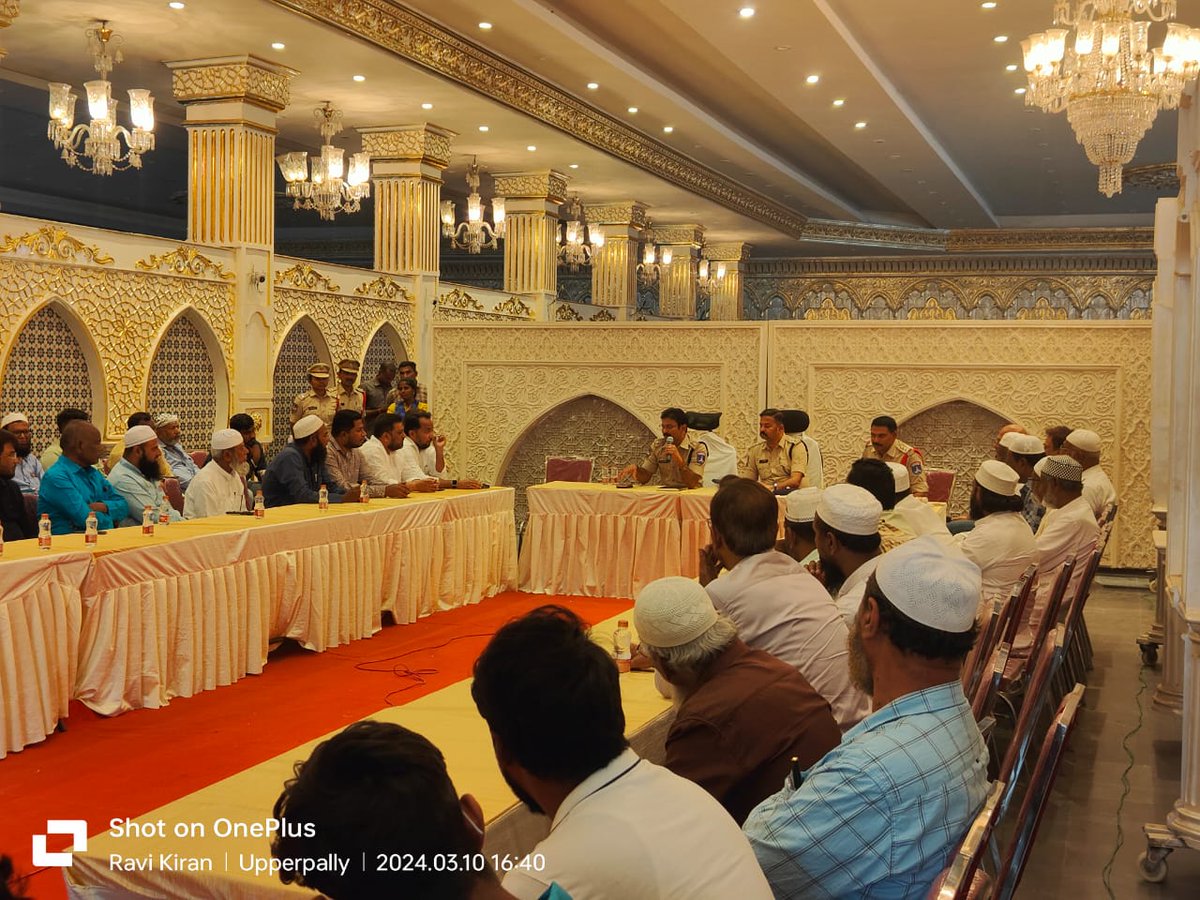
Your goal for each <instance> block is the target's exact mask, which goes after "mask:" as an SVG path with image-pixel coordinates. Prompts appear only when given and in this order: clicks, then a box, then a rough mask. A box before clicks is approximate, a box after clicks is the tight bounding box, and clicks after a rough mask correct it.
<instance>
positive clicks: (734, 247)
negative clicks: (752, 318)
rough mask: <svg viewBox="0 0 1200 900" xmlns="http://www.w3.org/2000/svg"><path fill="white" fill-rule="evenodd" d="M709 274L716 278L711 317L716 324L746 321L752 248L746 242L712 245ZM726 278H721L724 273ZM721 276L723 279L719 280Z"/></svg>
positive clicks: (709, 255) (709, 247)
mask: <svg viewBox="0 0 1200 900" xmlns="http://www.w3.org/2000/svg"><path fill="white" fill-rule="evenodd" d="M705 255H706V256H707V257H708V259H709V267H710V268H709V275H710V276H712V278H713V282H712V284H713V287H712V306H711V307H710V310H709V314H708V317H709V318H710V319H711V320H712V321H714V322H732V321H734V320H736V319H740V318H742V315H743V313H742V302H743V300H742V275H743V274H744V272H745V268H746V260H747V259H749V258H750V245H749V244H747V243H744V242H742V241H735V242H733V243H728V244H709V245H708V246H707V247H705ZM722 271H723V272H724V275H721V274H720V273H721V272H722ZM718 275H720V277H717V276H718Z"/></svg>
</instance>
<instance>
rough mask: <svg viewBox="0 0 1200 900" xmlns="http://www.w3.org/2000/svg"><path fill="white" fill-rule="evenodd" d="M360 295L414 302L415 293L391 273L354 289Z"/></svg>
mask: <svg viewBox="0 0 1200 900" xmlns="http://www.w3.org/2000/svg"><path fill="white" fill-rule="evenodd" d="M354 293H355V294H356V295H358V296H360V297H377V298H379V299H380V300H399V301H400V302H402V303H413V302H414V301H413V295H412V294H411V293H409V290H408V288H406V287H405V286H404V285H402V284H401V283H400V282H398V281H397V280H396V279H394V278H392V277H391V276H390V275H380V276H379V277H378V278H376V279H374V280H373V281H365V282H363V283H362V284H360V285H359V286H358V287H356V288H355V289H354Z"/></svg>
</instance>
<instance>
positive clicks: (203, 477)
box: [183, 428, 248, 519]
mask: <svg viewBox="0 0 1200 900" xmlns="http://www.w3.org/2000/svg"><path fill="white" fill-rule="evenodd" d="M209 446H210V448H211V450H212V453H211V456H212V459H210V460H209V461H208V462H207V463H205V464H204V468H203V469H201V470H200V471H199V472H197V473H196V475H195V476H194V477H193V478H192V483H191V486H190V487H189V488H188V492H187V494H185V495H184V499H183V517H184V518H185V519H202V518H205V517H207V516H221V515H224V514H225V513H238V512H246V482H245V481H244V480H243V479H242V476H241V475H240V474H238V469H237V467H238V466H239V465H240V464H241V463H244V462H245V461H246V454H247V452H248V451H247V450H246V442H245V440H244V439H243V438H242V434H241V432H240V431H235V430H234V429H232V428H222V429H220V430H219V431H216V432H214V433H213V436H212V443H211V444H210V445H209Z"/></svg>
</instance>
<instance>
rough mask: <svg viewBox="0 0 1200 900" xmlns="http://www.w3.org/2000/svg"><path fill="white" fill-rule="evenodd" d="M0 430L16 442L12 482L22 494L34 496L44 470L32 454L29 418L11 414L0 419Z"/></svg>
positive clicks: (14, 413)
mask: <svg viewBox="0 0 1200 900" xmlns="http://www.w3.org/2000/svg"><path fill="white" fill-rule="evenodd" d="M0 430H2V431H7V432H8V433H9V434H11V435H12V436H13V437H14V438H16V441H17V443H16V451H17V470H16V472H14V473H13V477H12V479H13V481H14V482H15V483H16V485H17V487H18V488H20V489H21V493H22V494H36V493H37V492H38V490H39V489H40V488H41V486H42V476H44V475H45V474H46V470H45V469H43V468H42V463H41V460H39V459H38V458H37V456H35V455H34V453H33V430H32V428H31V427H30V425H29V417H28V416H27V415H25V413H20V412H11V413H9V414H8V415H6V416H5V417H4V418H3V419H0Z"/></svg>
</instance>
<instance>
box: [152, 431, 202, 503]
mask: <svg viewBox="0 0 1200 900" xmlns="http://www.w3.org/2000/svg"><path fill="white" fill-rule="evenodd" d="M154 430H155V432H157V434H158V444H159V446H160V447H162V454H163V457H164V458H165V459H166V461H167V462H168V463H169V464H170V466H171V471H172V472H173V473H174V474H175V477H176V478H178V479H179V489H180V490H181V491H183V492H184V493H185V494H186V493H187V490H188V488H189V487H190V486H191V484H192V479H193V478H195V477H196V473H197V472H199V471H200V469H199V467H197V465H196V462H195V460H193V459H192V454H190V453H188V452H187V451H186V450H184V449H183V443H182V442H181V441H180V439H179V434H180V426H179V416H177V415H175V414H174V413H159V414H158V415H157V416H155V417H154Z"/></svg>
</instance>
